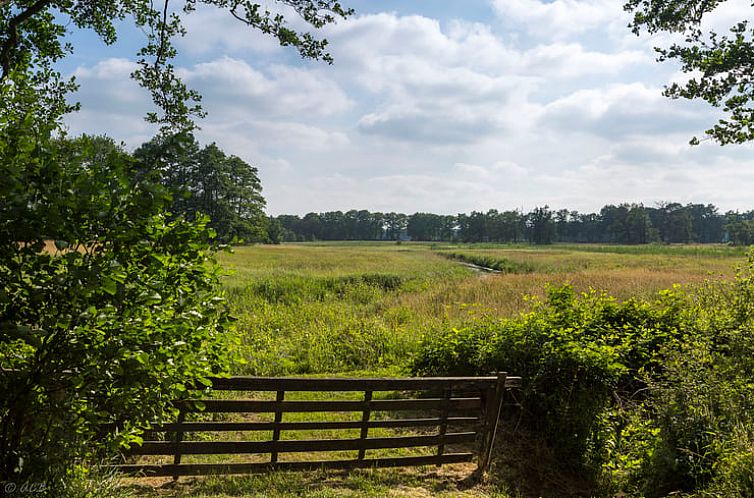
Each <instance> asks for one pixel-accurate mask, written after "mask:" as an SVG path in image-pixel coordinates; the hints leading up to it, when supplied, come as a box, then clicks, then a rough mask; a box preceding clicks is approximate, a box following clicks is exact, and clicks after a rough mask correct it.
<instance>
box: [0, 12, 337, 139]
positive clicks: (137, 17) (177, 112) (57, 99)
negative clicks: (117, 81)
mask: <svg viewBox="0 0 754 498" xmlns="http://www.w3.org/2000/svg"><path fill="white" fill-rule="evenodd" d="M278 3H279V4H281V5H282V6H284V7H285V8H286V9H288V10H289V11H291V12H295V13H296V14H298V16H299V17H301V18H302V19H303V20H304V21H306V23H308V24H309V25H311V26H312V27H314V28H321V27H323V26H325V25H327V24H330V23H333V22H335V21H336V20H337V19H338V18H343V17H347V16H348V15H350V14H351V10H350V9H346V8H344V7H343V6H342V5H341V4H340V3H339V2H338V1H336V0H281V1H280V2H278ZM200 6H207V7H216V8H219V9H224V10H227V11H229V13H230V14H231V15H232V16H233V17H235V18H236V19H237V20H238V21H239V22H241V23H243V24H246V25H247V26H249V27H250V28H252V29H256V30H259V31H261V32H262V33H265V34H268V35H271V36H273V37H274V38H276V39H277V40H278V41H279V43H280V44H281V45H283V46H292V47H295V48H296V49H297V50H298V52H299V54H300V55H301V57H304V58H312V59H323V60H325V61H327V62H332V58H331V57H330V55H329V54H328V53H327V51H326V46H327V40H318V39H316V38H315V37H314V36H313V35H312V34H310V33H307V32H301V31H298V30H296V29H294V28H292V27H291V25H290V24H289V23H288V22H287V20H286V18H285V16H284V14H283V13H280V12H276V11H274V10H270V9H269V8H266V7H263V6H262V5H261V4H259V3H255V2H252V1H249V0H242V1H235V2H228V1H226V0H199V1H190V2H186V3H185V4H184V5H183V7H182V8H175V7H173V6H171V5H170V4H169V0H164V1H163V2H162V3H161V4H159V3H154V2H148V1H146V0H137V1H123V0H119V1H115V2H113V1H101V0H98V1H89V0H73V1H57V0H37V1H36V2H29V1H24V0H0V69H1V70H2V71H1V72H0V91H1V92H9V91H10V92H12V91H14V90H13V88H14V86H15V85H18V84H19V82H20V81H27V82H28V85H29V87H31V88H34V89H35V91H36V92H37V93H38V96H37V99H38V100H40V101H43V100H49V101H51V102H54V104H52V105H51V106H50V107H58V108H59V107H60V106H64V105H65V100H64V99H63V98H62V95H64V94H65V93H66V92H67V91H69V90H70V89H71V88H72V87H73V81H69V82H63V81H61V77H60V74H59V73H56V72H54V71H52V69H51V67H52V65H53V64H54V63H55V62H56V61H58V60H60V59H62V58H63V57H65V56H66V55H68V54H70V53H72V52H73V50H74V47H73V45H71V44H70V43H68V42H67V41H66V40H65V35H66V31H67V26H69V25H73V26H75V27H76V28H79V29H91V30H93V31H94V32H95V33H96V34H97V35H98V36H99V37H100V38H101V39H102V41H103V42H105V43H106V44H108V45H110V44H113V43H115V42H116V41H117V25H118V23H119V22H121V21H124V20H125V19H129V20H131V21H132V22H133V23H134V24H135V25H136V26H137V27H138V28H140V29H141V30H142V31H143V32H144V33H145V34H146V37H147V41H146V44H145V45H144V47H142V48H141V49H139V51H138V53H137V54H136V55H137V57H138V60H137V62H138V65H139V68H138V69H137V70H136V71H135V72H134V73H133V75H132V76H133V77H134V78H135V79H136V80H137V81H138V82H139V83H140V84H141V85H142V86H143V87H144V88H146V89H147V90H149V91H150V93H151V95H152V100H153V101H154V103H155V105H156V106H157V107H158V108H159V110H160V112H151V113H149V114H148V115H147V119H148V121H150V122H154V123H159V124H161V125H163V127H164V128H169V129H172V130H174V131H180V130H183V131H186V130H191V129H193V128H194V124H193V121H192V118H193V117H194V116H198V117H201V116H203V114H204V112H203V110H202V108H201V106H200V103H199V102H200V100H201V96H200V95H199V94H198V93H197V92H195V91H193V90H190V89H188V88H187V87H186V85H185V84H184V83H183V82H182V81H181V80H180V78H179V77H178V76H177V74H176V71H175V68H174V66H173V65H172V64H171V62H170V61H171V60H172V59H173V58H174V57H175V56H176V54H177V51H176V49H175V47H174V46H173V44H172V41H171V40H172V39H173V38H175V37H176V36H184V35H185V34H186V29H185V27H184V25H183V19H184V18H185V16H187V15H190V14H191V13H192V12H194V11H195V10H196V9H197V8H198V7H200ZM53 114H55V115H58V116H59V115H61V114H62V113H61V112H59V109H56V110H55V112H50V115H53Z"/></svg>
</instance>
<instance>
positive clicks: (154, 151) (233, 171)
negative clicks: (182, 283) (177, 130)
mask: <svg viewBox="0 0 754 498" xmlns="http://www.w3.org/2000/svg"><path fill="white" fill-rule="evenodd" d="M134 157H136V158H137V159H138V160H139V161H140V162H141V163H142V168H144V170H145V171H150V170H157V171H159V172H160V174H161V178H162V180H161V181H162V183H163V184H164V185H165V186H166V187H167V188H168V189H169V190H170V191H171V192H172V193H173V202H172V204H171V206H170V211H171V212H172V213H173V215H174V216H182V217H184V218H186V219H194V218H195V217H196V216H197V215H200V214H202V215H207V216H209V219H210V221H209V226H210V228H212V229H213V230H214V231H215V232H216V233H217V236H218V240H220V241H221V242H226V243H227V242H231V241H238V242H266V241H267V240H268V230H267V227H268V220H267V216H266V215H265V214H264V206H265V200H264V197H262V184H261V182H260V181H259V176H258V174H257V168H255V167H253V166H251V165H250V164H248V163H246V162H244V161H243V160H242V159H241V158H239V157H236V156H227V155H226V154H225V153H224V152H223V151H222V150H220V149H219V147H217V145H216V144H214V143H213V144H210V145H207V146H205V147H204V148H200V147H199V144H198V143H197V142H196V139H195V138H194V136H193V135H192V134H190V133H187V134H176V135H164V134H163V135H158V136H157V137H155V138H154V139H152V140H151V141H150V142H147V143H146V144H143V145H142V146H141V147H139V148H138V149H137V150H136V151H135V152H134Z"/></svg>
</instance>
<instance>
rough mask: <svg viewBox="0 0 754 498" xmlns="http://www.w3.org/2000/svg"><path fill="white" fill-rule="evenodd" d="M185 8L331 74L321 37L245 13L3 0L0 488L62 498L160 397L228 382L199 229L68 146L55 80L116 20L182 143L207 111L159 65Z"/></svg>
mask: <svg viewBox="0 0 754 498" xmlns="http://www.w3.org/2000/svg"><path fill="white" fill-rule="evenodd" d="M278 3H279V4H282V5H284V6H287V7H290V8H291V9H293V10H294V11H295V12H296V13H298V14H299V15H300V16H301V17H302V18H303V19H304V20H305V21H306V22H308V23H309V24H310V25H312V26H314V27H321V26H323V25H325V24H328V23H331V22H333V21H335V20H336V18H338V17H345V16H347V15H348V14H349V13H350V11H348V10H346V9H343V8H342V7H341V6H340V4H339V3H338V2H337V1H330V0H282V1H280V2H278ZM198 4H202V5H210V6H216V7H218V8H222V9H226V10H227V11H228V12H229V14H230V15H233V16H234V17H236V18H237V19H239V20H240V21H241V22H243V23H245V24H247V25H249V26H251V27H252V28H256V29H259V30H261V31H262V32H264V33H267V34H271V35H272V36H274V37H276V38H277V39H278V40H279V41H280V43H281V44H282V45H290V46H294V47H296V48H297V49H298V51H299V53H300V54H301V56H302V57H309V58H314V59H324V60H326V61H330V60H331V59H330V57H329V55H328V54H327V53H326V51H325V47H326V41H325V40H317V39H315V38H314V37H313V36H311V35H310V34H307V33H303V32H298V31H296V30H293V29H291V27H290V26H289V25H288V24H287V22H286V19H285V18H284V17H283V16H282V15H278V14H275V13H271V12H269V11H268V10H266V9H264V8H262V7H261V6H260V5H259V4H256V3H253V2H249V1H244V0H239V1H233V2H227V1H225V0H198V1H195V0H192V1H187V2H186V3H185V4H184V5H183V7H182V9H174V8H173V7H172V6H171V5H170V4H169V0H163V2H162V3H160V4H157V3H155V2H151V1H147V0H129V1H124V0H115V1H105V0H70V1H68V0H36V1H33V0H0V178H2V182H0V199H2V202H1V203H0V392H2V396H0V481H11V482H24V481H27V480H30V481H34V482H44V483H45V484H46V485H47V486H48V491H49V492H50V495H51V496H62V495H63V488H64V487H65V486H64V485H63V483H64V481H65V480H66V479H67V478H69V477H70V476H71V474H72V473H73V471H74V470H75V462H76V461H77V460H79V459H81V458H86V457H91V456H94V454H97V455H100V453H99V452H100V450H102V451H104V450H106V449H108V448H112V446H113V445H116V446H117V445H120V444H123V443H135V442H138V440H139V437H138V435H139V431H140V430H141V429H142V428H143V427H145V426H146V424H148V422H150V421H153V420H161V419H164V418H165V416H166V415H167V414H170V413H173V412H174V410H173V408H172V407H171V405H170V402H169V400H171V399H175V398H176V397H185V396H187V386H188V385H194V386H196V385H203V384H204V385H206V384H207V381H206V378H207V377H208V376H209V375H213V374H218V373H220V374H221V373H223V372H225V371H227V370H228V367H229V362H230V361H231V358H230V357H229V351H230V350H231V348H228V347H227V342H228V341H232V337H233V336H232V335H229V334H228V333H227V332H228V324H229V317H228V313H227V309H226V305H225V303H224V300H223V299H222V297H221V296H220V295H219V290H218V289H219V275H220V272H219V268H218V267H217V266H216V264H214V262H213V259H212V250H213V242H212V240H211V239H212V230H210V229H209V228H208V227H207V219H206V218H201V217H200V218H197V219H192V220H187V219H185V218H184V217H180V216H179V217H175V218H170V217H168V215H167V208H168V206H169V202H170V198H171V196H170V192H169V191H168V190H167V189H165V187H164V186H163V185H161V184H160V181H159V178H158V177H157V176H156V172H154V171H151V170H150V169H148V168H144V167H139V166H137V165H135V164H134V163H133V161H132V160H131V159H130V157H129V156H128V154H125V153H124V152H123V151H122V150H119V148H118V147H117V146H116V145H115V144H113V143H112V142H111V141H108V140H107V139H95V138H91V137H83V138H81V139H77V140H66V139H65V132H64V129H63V128H62V127H61V121H62V117H63V116H64V115H65V114H66V113H67V112H70V111H71V110H74V109H75V108H76V106H75V105H71V104H69V103H68V101H67V97H68V94H69V93H70V92H71V91H72V90H74V89H75V85H74V83H73V81H64V80H63V79H62V77H61V76H60V74H59V73H57V72H56V71H54V70H53V67H54V64H55V63H56V62H57V61H59V60H60V59H61V58H63V57H65V56H66V55H68V54H69V53H70V52H71V51H72V50H73V49H74V48H75V47H73V46H72V45H69V44H67V43H66V40H64V37H65V35H66V33H67V26H69V25H72V26H76V27H78V28H84V29H86V28H89V29H92V30H94V31H95V32H96V33H97V34H98V35H99V36H100V37H101V38H102V40H103V41H104V42H105V43H107V44H111V43H114V42H115V41H116V38H117V36H116V35H117V33H116V25H117V23H118V22H120V21H123V20H125V19H126V18H128V19H130V20H132V21H133V22H134V23H135V24H136V26H138V27H140V28H142V30H143V31H144V32H145V33H146V35H147V44H146V46H145V47H143V48H142V49H141V50H140V51H139V52H138V53H137V57H138V64H139V69H137V71H135V72H134V74H133V76H134V78H135V79H136V80H137V81H138V82H139V83H140V84H141V85H142V86H143V87H145V88H146V89H148V90H149V91H150V92H151V94H152V98H153V100H154V103H155V104H156V106H157V109H158V111H156V112H152V113H150V114H149V115H148V116H147V119H148V120H149V121H151V122H154V123H158V124H160V125H161V126H162V129H163V131H165V132H167V131H168V130H170V131H172V132H176V131H178V132H181V131H182V132H186V131H188V130H191V129H192V128H194V123H193V119H192V118H193V117H196V116H202V115H203V111H202V109H201V107H200V106H199V95H198V94H196V92H193V91H191V90H189V89H187V88H186V87H185V86H184V85H183V83H182V82H181V81H180V79H179V78H178V77H177V76H176V73H175V71H174V68H173V66H172V65H171V64H170V60H171V59H172V58H173V57H174V56H175V54H176V50H175V48H174V47H173V45H172V44H171V38H173V37H174V36H176V35H183V34H184V33H185V30H184V28H183V26H182V24H181V20H182V18H183V17H184V16H186V15H189V14H190V13H191V12H192V11H193V10H195V8H196V6H197V5H198ZM175 146H176V147H177V150H178V152H181V151H182V149H181V147H183V145H182V144H180V143H176V144H175ZM182 153H185V154H188V155H189V156H190V155H191V151H190V150H188V151H183V152H182ZM177 156H180V154H177ZM231 159H232V158H231ZM231 162H232V163H233V161H231ZM237 167H238V163H237V161H235V162H234V164H230V165H228V168H229V169H230V170H231V171H236V172H237ZM234 168H236V169H234ZM183 173H187V171H184V172H183ZM233 174H236V173H233ZM235 207H236V208H237V209H238V210H243V209H245V208H244V207H243V206H241V204H239V203H236V204H235ZM103 423H110V424H114V425H115V427H117V428H118V430H117V431H105V432H103V431H102V430H101V427H102V424H103ZM111 443H112V445H111Z"/></svg>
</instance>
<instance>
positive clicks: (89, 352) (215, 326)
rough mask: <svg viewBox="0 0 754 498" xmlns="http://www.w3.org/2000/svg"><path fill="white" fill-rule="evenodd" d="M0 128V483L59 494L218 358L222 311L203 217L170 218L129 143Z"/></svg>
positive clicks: (134, 437) (215, 366)
mask: <svg viewBox="0 0 754 498" xmlns="http://www.w3.org/2000/svg"><path fill="white" fill-rule="evenodd" d="M37 131H38V130H37ZM0 133H1V134H2V136H0V144H3V146H2V147H0V176H2V178H3V182H2V184H1V185H2V187H0V194H1V195H0V197H2V199H3V203H2V204H0V330H1V331H2V334H0V368H1V371H0V372H1V373H0V392H2V393H3V395H2V396H1V397H0V481H9V482H25V481H35V482H44V483H46V488H47V489H48V490H50V493H52V495H57V496H60V495H61V494H62V491H60V489H62V487H64V486H65V482H66V481H67V480H68V478H69V477H71V476H72V472H73V468H74V462H76V461H77V460H81V459H87V458H96V459H100V458H104V457H106V456H107V455H108V454H109V452H108V450H112V449H114V448H116V447H118V446H120V445H122V444H134V443H138V442H139V433H140V427H143V426H144V425H145V424H146V423H147V422H148V421H150V420H154V419H160V418H162V417H164V416H165V414H166V413H170V412H171V406H170V404H169V400H171V399H174V398H175V397H177V396H185V395H186V385H187V384H188V383H196V382H202V381H203V379H204V378H206V377H207V376H209V375H212V374H216V373H220V372H222V371H223V370H224V369H226V368H227V365H228V361H229V359H228V358H227V354H226V347H225V343H226V341H227V338H226V337H225V332H226V330H227V326H228V318H227V313H226V309H225V308H226V307H225V303H224V301H223V299H221V297H220V296H219V295H218V277H219V271H218V268H217V266H216V265H215V264H214V263H213V261H212V258H211V252H210V239H211V237H212V233H211V232H210V231H209V230H207V229H206V227H205V222H206V220H198V221H196V222H188V221H186V220H182V219H177V220H173V221H169V220H168V219H167V217H166V215H165V214H164V213H163V206H164V205H165V203H166V202H167V201H168V200H169V198H168V197H167V195H166V193H165V192H164V191H163V190H162V188H160V187H159V186H158V185H157V184H156V183H154V182H152V181H150V178H149V176H148V175H143V174H142V175H136V174H135V171H136V168H135V167H134V164H133V163H132V162H131V159H130V157H129V156H128V155H127V154H126V153H124V152H123V151H121V150H119V149H118V148H117V147H116V146H115V145H114V144H113V143H112V142H111V141H109V140H107V139H98V138H90V137H84V138H81V139H78V140H74V141H69V140H61V139H57V140H53V139H51V138H50V137H49V134H48V135H46V136H45V135H44V133H41V134H40V133H32V132H31V131H29V130H23V129H19V127H6V128H0ZM32 137H36V139H34V138H32ZM45 137H46V138H45ZM50 240H51V241H54V243H49V241H50ZM46 243H47V245H46ZM103 423H112V424H115V427H117V428H118V430H117V431H108V430H103V429H101V427H102V426H101V424H103Z"/></svg>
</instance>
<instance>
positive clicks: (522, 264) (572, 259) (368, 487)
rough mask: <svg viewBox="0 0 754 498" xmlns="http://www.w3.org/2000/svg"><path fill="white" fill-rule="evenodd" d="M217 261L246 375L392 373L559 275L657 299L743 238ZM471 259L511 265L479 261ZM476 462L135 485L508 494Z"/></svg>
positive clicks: (728, 258) (518, 305) (358, 251)
mask: <svg viewBox="0 0 754 498" xmlns="http://www.w3.org/2000/svg"><path fill="white" fill-rule="evenodd" d="M219 259H220V261H221V263H222V264H223V266H224V267H225V268H226V269H227V270H229V274H228V275H227V276H226V277H225V280H224V285H225V288H226V291H227V296H228V298H229V302H230V304H231V307H232V310H233V313H234V315H235V316H236V317H237V318H238V322H237V329H238V334H239V340H240V348H239V350H238V361H237V363H236V367H235V373H236V374H251V375H294V374H295V375H322V374H337V375H345V374H348V375H351V376H357V375H360V376H383V375H385V376H387V375H401V374H405V373H406V372H407V367H408V365H409V364H410V361H411V359H412V355H413V354H414V353H415V352H416V351H417V348H418V345H419V343H420V341H421V339H422V337H424V336H425V335H426V334H433V333H436V332H439V331H441V330H447V329H449V328H452V327H457V326H461V325H462V324H463V323H465V322H468V321H469V320H476V319H479V318H480V317H482V316H512V315H515V314H517V313H521V312H524V311H526V310H527V309H529V307H530V306H531V303H532V298H536V296H541V295H542V294H543V291H544V289H545V286H546V285H548V284H561V283H564V282H570V283H571V284H572V285H573V286H574V287H575V288H576V289H577V290H580V291H587V290H589V289H590V288H593V289H597V290H605V291H607V292H609V293H610V294H612V295H614V296H616V297H617V298H619V299H626V298H629V297H632V296H640V297H650V298H651V297H652V296H653V295H655V294H656V293H657V292H658V291H659V290H661V289H665V288H668V287H670V286H672V285H674V284H681V285H689V286H694V285H697V284H699V283H701V282H703V281H704V280H705V279H707V278H728V277H730V276H732V275H733V273H734V267H735V266H736V265H737V264H739V263H742V262H743V260H744V250H742V249H740V248H732V247H727V246H591V245H555V246H550V247H542V248H539V247H532V246H503V245H489V244H480V245H471V246H468V245H465V246H461V245H450V244H418V243H403V244H395V243H329V244H327V243H325V244H289V245H281V246H252V247H240V248H236V249H235V252H234V253H233V254H221V255H220V256H219ZM464 262H469V263H476V264H480V265H481V266H492V267H496V266H497V267H498V268H502V269H503V271H501V272H500V273H485V272H480V271H478V270H474V269H472V268H470V267H468V266H467V265H465V264H464ZM231 436H232V437H236V438H237V437H239V435H237V434H232V435H231ZM261 436H262V437H264V435H261ZM311 436H312V434H301V435H300V436H299V437H311ZM316 436H317V437H328V435H327V434H317V435H316ZM244 437H248V436H244ZM312 458H316V456H312ZM471 470H473V468H470V467H468V466H457V467H456V466H451V467H449V468H444V469H442V470H441V471H438V470H437V469H435V468H425V469H406V470H371V471H369V470H368V471H358V472H353V473H350V474H345V473H338V472H314V473H275V474H272V475H266V476H249V477H241V478H209V479H200V480H191V479H188V480H186V479H184V480H182V481H180V482H179V483H178V484H176V485H173V484H170V483H169V482H168V481H165V480H163V481H159V480H151V481H144V482H140V483H139V484H137V486H136V487H133V486H130V487H129V488H128V489H129V490H131V491H133V492H134V493H135V494H136V495H138V496H147V495H150V496H151V495H153V496H207V497H210V496H212V497H219V496H271V497H272V496H281V497H284V496H286V497H287V496H307V497H309V496H311V497H330V496H335V497H341V496H409V497H413V496H417V497H419V496H475V497H487V496H490V497H492V496H508V495H507V494H506V493H505V492H504V488H502V487H499V486H496V485H494V484H490V483H486V484H484V483H483V484H477V485H475V486H472V487H469V488H465V487H464V481H463V478H464V477H466V476H468V475H469V474H470V473H471ZM165 483H168V484H167V486H163V487H155V486H156V485H163V484H165Z"/></svg>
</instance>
